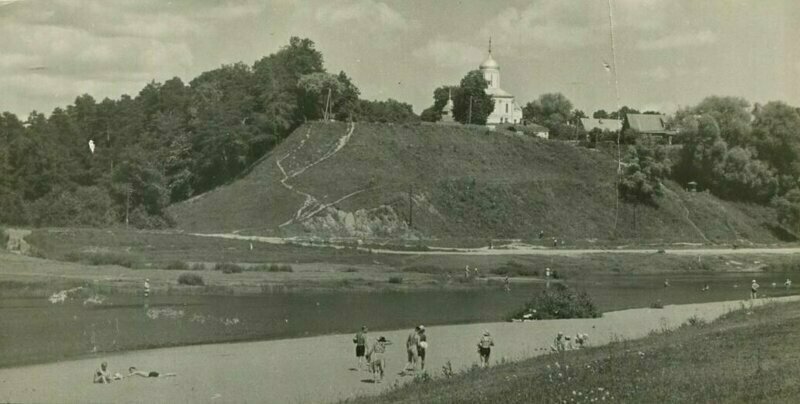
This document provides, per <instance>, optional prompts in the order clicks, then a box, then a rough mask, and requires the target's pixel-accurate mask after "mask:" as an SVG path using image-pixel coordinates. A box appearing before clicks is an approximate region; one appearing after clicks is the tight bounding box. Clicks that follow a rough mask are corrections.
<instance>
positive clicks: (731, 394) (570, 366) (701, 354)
mask: <svg viewBox="0 0 800 404" xmlns="http://www.w3.org/2000/svg"><path fill="white" fill-rule="evenodd" d="M798 320H800V304H798V303H797V302H793V303H785V304H771V305H767V306H764V307H757V308H753V309H750V308H748V309H745V310H737V311H735V312H732V313H729V314H726V315H724V316H723V317H722V318H720V319H718V320H716V321H714V322H712V323H706V322H705V321H701V320H693V321H690V322H687V323H686V324H684V325H683V326H681V327H680V328H679V329H677V330H670V331H667V332H659V333H654V334H652V335H649V336H647V337H646V338H643V339H640V340H632V341H621V342H617V343H611V344H609V345H607V346H603V347H593V348H590V349H584V350H579V351H569V352H565V353H564V354H557V355H551V356H549V357H546V358H541V359H529V360H524V361H520V362H516V363H508V364H502V365H498V366H494V367H492V368H490V369H488V370H483V369H470V370H469V371H466V372H462V373H458V374H456V375H453V376H452V377H449V378H439V379H436V380H419V381H417V382H415V383H409V384H406V385H404V386H402V387H399V388H396V389H391V390H389V391H385V392H384V393H382V394H381V395H380V396H378V397H375V396H364V397H361V398H359V399H355V400H348V401H347V403H348V404H367V403H374V402H380V403H417V402H419V403H423V402H424V403H443V404H444V403H462V404H494V403H499V402H502V403H507V404H528V403H561V402H574V403H594V402H613V403H728V402H730V403H733V402H736V403H739V402H742V403H769V404H773V403H796V402H797V397H798V396H800V386H798V384H797V383H796V378H797V374H798V373H800V361H799V360H798V359H800V349H799V348H800V346H798V344H797V343H796V342H795V341H794V339H793V338H792V336H793V335H796V334H797V333H798V332H800V321H798Z"/></svg>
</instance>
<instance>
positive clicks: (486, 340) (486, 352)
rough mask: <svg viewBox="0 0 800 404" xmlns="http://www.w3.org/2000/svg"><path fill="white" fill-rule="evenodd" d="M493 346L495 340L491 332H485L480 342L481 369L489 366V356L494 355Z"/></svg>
mask: <svg viewBox="0 0 800 404" xmlns="http://www.w3.org/2000/svg"><path fill="white" fill-rule="evenodd" d="M493 346H494V340H493V339H492V336H491V334H489V330H484V331H483V336H482V337H481V339H480V341H478V355H480V361H481V367H484V368H485V367H488V366H489V356H490V355H491V354H492V347H493Z"/></svg>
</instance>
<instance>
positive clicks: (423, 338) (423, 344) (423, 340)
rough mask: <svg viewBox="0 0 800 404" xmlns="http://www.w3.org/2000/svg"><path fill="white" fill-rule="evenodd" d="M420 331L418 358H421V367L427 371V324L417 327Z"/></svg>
mask: <svg viewBox="0 0 800 404" xmlns="http://www.w3.org/2000/svg"><path fill="white" fill-rule="evenodd" d="M417 329H418V330H419V332H418V333H417V334H418V335H419V337H418V339H419V343H418V344H417V358H419V369H420V370H422V371H425V355H426V354H427V352H428V335H427V334H425V326H424V325H420V326H419V327H417Z"/></svg>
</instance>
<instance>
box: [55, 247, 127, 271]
mask: <svg viewBox="0 0 800 404" xmlns="http://www.w3.org/2000/svg"><path fill="white" fill-rule="evenodd" d="M63 259H64V261H69V262H80V263H83V264H87V265H119V266H121V267H125V268H140V267H142V266H143V263H142V259H141V257H139V256H137V255H133V254H129V253H115V252H76V251H72V252H68V253H66V254H64V257H63Z"/></svg>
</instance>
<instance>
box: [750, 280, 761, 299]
mask: <svg viewBox="0 0 800 404" xmlns="http://www.w3.org/2000/svg"><path fill="white" fill-rule="evenodd" d="M759 287H760V286H758V283H757V282H756V280H755V279H753V282H751V283H750V298H751V299H758V288H759Z"/></svg>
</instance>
